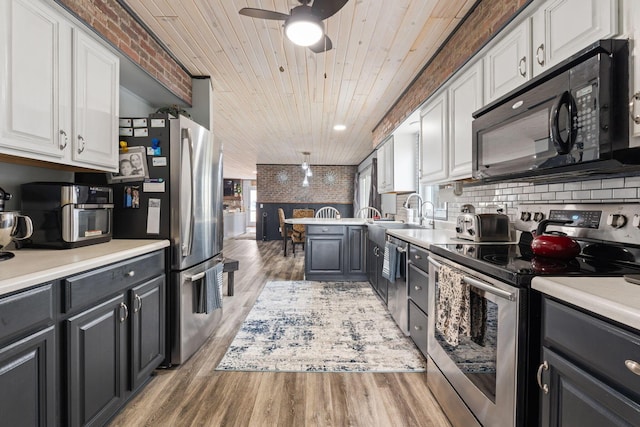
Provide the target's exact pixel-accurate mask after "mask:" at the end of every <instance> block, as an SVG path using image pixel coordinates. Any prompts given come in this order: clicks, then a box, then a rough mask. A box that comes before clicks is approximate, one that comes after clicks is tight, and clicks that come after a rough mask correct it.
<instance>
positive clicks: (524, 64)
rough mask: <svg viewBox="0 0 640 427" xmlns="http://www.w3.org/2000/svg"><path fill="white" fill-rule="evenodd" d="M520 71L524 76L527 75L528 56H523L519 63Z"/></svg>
mask: <svg viewBox="0 0 640 427" xmlns="http://www.w3.org/2000/svg"><path fill="white" fill-rule="evenodd" d="M518 71H519V72H520V75H521V76H522V77H527V57H526V56H523V57H522V58H521V59H520V62H519V63H518Z"/></svg>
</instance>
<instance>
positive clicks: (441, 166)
mask: <svg viewBox="0 0 640 427" xmlns="http://www.w3.org/2000/svg"><path fill="white" fill-rule="evenodd" d="M420 116H421V118H420V145H421V149H422V162H421V163H422V171H421V175H420V182H422V183H425V184H429V183H435V182H439V181H443V180H444V179H446V178H447V177H448V176H449V174H448V170H447V169H448V167H449V165H448V161H447V158H448V145H447V144H448V142H447V141H448V130H447V92H443V93H442V94H440V95H437V96H436V97H434V98H433V99H432V100H431V101H429V103H428V104H427V105H426V106H425V107H424V108H423V109H422V111H421V112H420Z"/></svg>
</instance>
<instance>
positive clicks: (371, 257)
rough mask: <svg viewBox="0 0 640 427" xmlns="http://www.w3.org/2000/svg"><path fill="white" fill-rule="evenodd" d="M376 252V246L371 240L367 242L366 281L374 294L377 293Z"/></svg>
mask: <svg viewBox="0 0 640 427" xmlns="http://www.w3.org/2000/svg"><path fill="white" fill-rule="evenodd" d="M377 252H378V245H376V243H375V242H374V241H373V240H370V239H369V240H367V279H368V280H369V283H370V284H371V287H372V288H373V289H374V290H375V291H376V292H378V280H377V279H378V276H377V271H376V267H377V265H378V263H377V255H376V253H377Z"/></svg>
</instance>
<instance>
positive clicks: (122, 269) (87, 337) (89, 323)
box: [63, 251, 166, 426]
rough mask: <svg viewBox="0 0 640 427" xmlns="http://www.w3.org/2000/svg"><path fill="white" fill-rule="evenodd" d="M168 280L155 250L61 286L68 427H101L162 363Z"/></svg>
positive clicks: (160, 255) (81, 276) (74, 277)
mask: <svg viewBox="0 0 640 427" xmlns="http://www.w3.org/2000/svg"><path fill="white" fill-rule="evenodd" d="M165 280H166V279H165V273H164V254H163V252H162V251H158V252H154V253H151V254H147V255H143V256H140V257H136V258H133V259H130V260H127V261H123V262H121V263H117V264H114V265H111V266H107V267H104V268H101V269H98V270H94V271H91V272H88V273H84V274H80V275H76V276H73V277H70V278H67V279H65V280H64V281H63V282H64V290H65V292H64V294H65V296H66V298H65V306H66V307H67V310H68V311H69V312H71V313H70V316H69V317H68V318H66V319H65V320H64V322H63V323H64V326H65V331H66V337H67V357H66V366H67V369H66V371H67V378H68V380H67V381H68V385H67V406H66V412H67V414H68V418H69V419H68V424H69V425H71V426H82V425H102V424H104V423H105V422H106V421H108V420H109V419H110V418H111V417H112V416H113V415H114V414H115V412H116V411H117V410H118V409H119V408H120V407H121V406H122V405H123V404H124V403H125V402H126V400H127V399H128V398H129V397H130V396H131V395H132V393H133V392H135V391H136V389H137V388H139V387H140V386H141V385H142V384H144V383H145V382H146V380H148V378H149V377H150V375H151V372H152V371H153V370H154V369H155V368H156V367H157V366H158V365H159V364H160V363H161V362H162V360H163V359H164V349H165V341H164V339H165V329H164V328H165V327H164V325H165V288H166V284H165ZM90 295H94V298H92V297H90ZM96 295H98V296H100V298H97V297H95V296H96Z"/></svg>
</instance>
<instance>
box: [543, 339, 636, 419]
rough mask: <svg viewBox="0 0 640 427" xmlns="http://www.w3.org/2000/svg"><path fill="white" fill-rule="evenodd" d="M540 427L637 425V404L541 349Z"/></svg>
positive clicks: (556, 355) (551, 352)
mask: <svg viewBox="0 0 640 427" xmlns="http://www.w3.org/2000/svg"><path fill="white" fill-rule="evenodd" d="M542 357H543V360H544V361H545V362H546V363H547V366H548V369H546V370H543V371H542V372H544V373H543V375H542V377H541V379H542V383H543V384H546V385H547V386H548V387H549V389H548V390H549V391H548V393H542V394H541V396H542V402H541V411H542V412H541V423H540V424H541V425H542V426H561V425H565V426H585V427H587V426H593V427H596V426H598V427H599V426H613V425H616V426H622V425H636V426H637V425H640V405H639V404H638V403H637V402H634V401H632V400H631V399H629V398H628V397H627V396H624V395H623V394H621V393H619V392H617V391H615V390H614V389H612V388H610V387H609V386H607V385H606V384H604V383H602V382H600V381H599V380H597V379H596V378H594V377H592V376H591V375H589V374H588V373H587V372H585V371H583V370H581V369H580V368H578V367H577V366H576V365H574V364H572V363H570V362H569V361H567V360H566V359H564V358H563V357H561V356H560V355H558V354H556V353H555V352H553V351H551V350H549V349H548V348H546V347H545V348H543V351H542Z"/></svg>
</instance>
